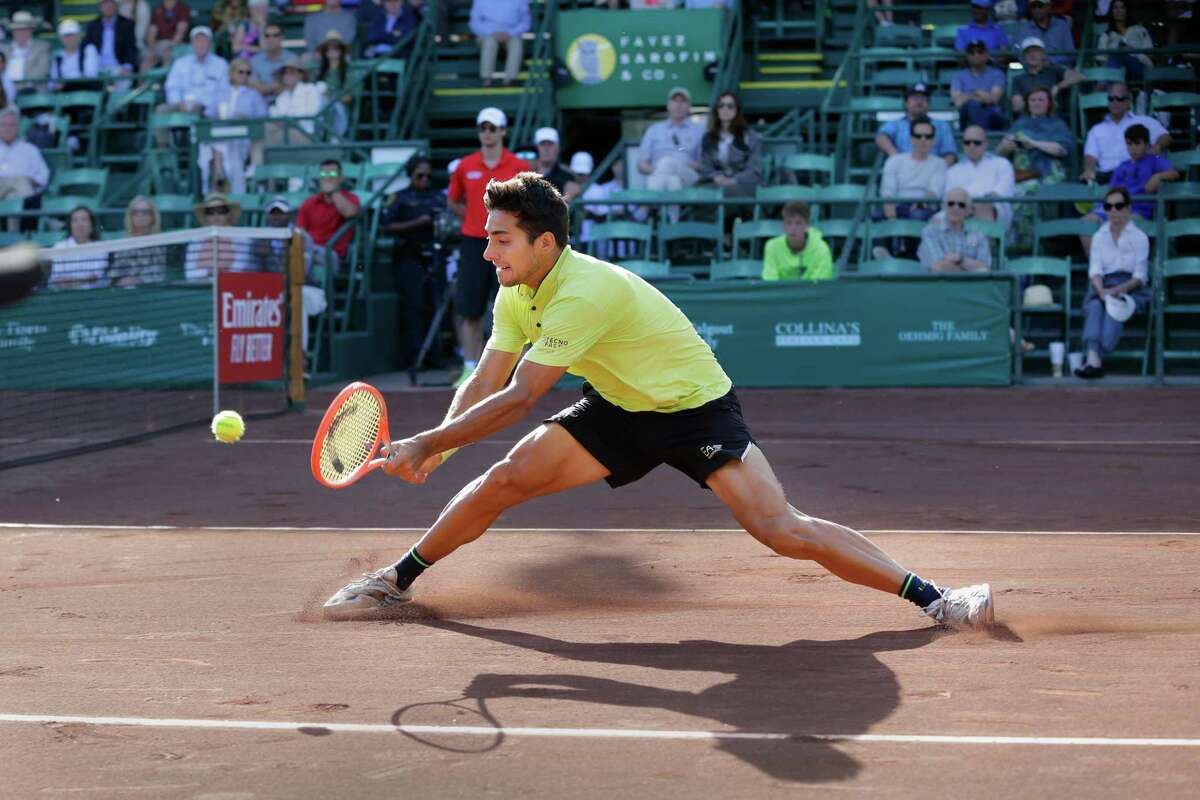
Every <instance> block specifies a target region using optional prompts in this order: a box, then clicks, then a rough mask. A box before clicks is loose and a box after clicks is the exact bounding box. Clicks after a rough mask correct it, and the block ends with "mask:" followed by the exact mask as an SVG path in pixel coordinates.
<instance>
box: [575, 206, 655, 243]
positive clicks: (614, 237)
mask: <svg viewBox="0 0 1200 800" xmlns="http://www.w3.org/2000/svg"><path fill="white" fill-rule="evenodd" d="M614 194H616V193H615V192H614ZM653 240H654V228H653V227H651V226H650V225H643V224H641V223H638V222H599V223H597V224H595V225H593V226H592V228H591V230H590V231H589V233H588V240H587V242H585V243H584V244H585V245H587V249H588V252H592V253H594V252H595V245H596V243H598V242H631V243H633V244H634V245H635V246H638V245H640V250H641V252H640V253H639V254H637V255H634V256H631V257H632V258H636V259H638V260H643V259H647V258H649V256H650V251H651V242H652V241H653Z"/></svg>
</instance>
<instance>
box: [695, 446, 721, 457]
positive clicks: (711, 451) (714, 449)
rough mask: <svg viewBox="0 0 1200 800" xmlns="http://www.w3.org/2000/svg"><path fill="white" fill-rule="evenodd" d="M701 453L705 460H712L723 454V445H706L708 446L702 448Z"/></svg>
mask: <svg viewBox="0 0 1200 800" xmlns="http://www.w3.org/2000/svg"><path fill="white" fill-rule="evenodd" d="M700 452H701V453H703V454H704V457H705V458H712V457H713V456H715V455H716V454H717V453H719V452H721V445H719V444H706V445H704V447H701V448H700Z"/></svg>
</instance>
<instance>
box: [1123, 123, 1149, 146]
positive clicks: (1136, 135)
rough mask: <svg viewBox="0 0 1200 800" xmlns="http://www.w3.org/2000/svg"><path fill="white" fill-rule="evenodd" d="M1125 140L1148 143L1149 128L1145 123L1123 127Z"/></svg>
mask: <svg viewBox="0 0 1200 800" xmlns="http://www.w3.org/2000/svg"><path fill="white" fill-rule="evenodd" d="M1125 141H1127V142H1141V143H1142V144H1150V129H1149V128H1147V127H1146V126H1145V125H1130V126H1129V127H1128V128H1126V129H1125Z"/></svg>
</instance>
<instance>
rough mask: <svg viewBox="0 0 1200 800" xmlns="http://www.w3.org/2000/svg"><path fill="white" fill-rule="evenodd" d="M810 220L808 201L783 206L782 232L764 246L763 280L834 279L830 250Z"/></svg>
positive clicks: (810, 213)
mask: <svg viewBox="0 0 1200 800" xmlns="http://www.w3.org/2000/svg"><path fill="white" fill-rule="evenodd" d="M811 220H812V212H811V210H810V208H809V205H808V203H804V202H801V201H793V202H791V203H788V204H787V205H785V206H784V207H783V231H784V233H783V235H782V236H776V237H774V238H772V239H768V240H767V243H766V245H765V246H764V247H763V268H762V277H763V280H765V281H828V280H833V277H834V273H833V253H832V252H831V251H830V249H829V245H828V244H826V242H825V239H824V238H823V237H822V236H821V231H819V230H818V229H817V228H814V227H812V226H811V225H810V224H809V223H810V222H811Z"/></svg>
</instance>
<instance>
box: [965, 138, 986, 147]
mask: <svg viewBox="0 0 1200 800" xmlns="http://www.w3.org/2000/svg"><path fill="white" fill-rule="evenodd" d="M984 143H985V142H984V140H983V139H963V144H965V145H966V146H967V147H978V146H979V145H981V144H984Z"/></svg>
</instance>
